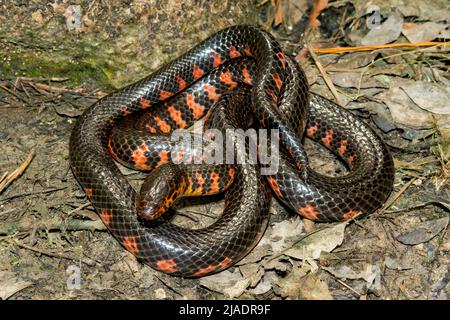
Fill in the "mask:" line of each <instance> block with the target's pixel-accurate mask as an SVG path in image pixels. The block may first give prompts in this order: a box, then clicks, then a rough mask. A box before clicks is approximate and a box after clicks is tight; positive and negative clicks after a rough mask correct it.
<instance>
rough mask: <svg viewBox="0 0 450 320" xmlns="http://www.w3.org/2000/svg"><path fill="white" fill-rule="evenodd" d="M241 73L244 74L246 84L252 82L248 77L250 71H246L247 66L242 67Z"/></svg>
mask: <svg viewBox="0 0 450 320" xmlns="http://www.w3.org/2000/svg"><path fill="white" fill-rule="evenodd" d="M242 75H243V76H244V82H245V83H247V84H250V85H251V84H253V83H252V77H250V72H248V69H247V66H244V67H243V68H242Z"/></svg>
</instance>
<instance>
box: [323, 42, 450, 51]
mask: <svg viewBox="0 0 450 320" xmlns="http://www.w3.org/2000/svg"><path fill="white" fill-rule="evenodd" d="M432 46H444V47H449V46H450V43H448V42H414V43H388V44H383V45H374V46H359V47H335V48H316V49H314V52H315V53H319V54H327V53H347V52H360V51H373V50H377V49H388V48H398V47H432Z"/></svg>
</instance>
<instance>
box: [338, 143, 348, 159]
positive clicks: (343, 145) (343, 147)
mask: <svg viewBox="0 0 450 320" xmlns="http://www.w3.org/2000/svg"><path fill="white" fill-rule="evenodd" d="M347 144H348V141H347V140H342V141H341V145H340V146H339V153H340V154H341V156H343V155H344V154H345V152H347Z"/></svg>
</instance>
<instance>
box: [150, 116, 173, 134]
mask: <svg viewBox="0 0 450 320" xmlns="http://www.w3.org/2000/svg"><path fill="white" fill-rule="evenodd" d="M153 119H154V120H155V121H156V124H157V125H158V127H159V129H160V130H161V132H162V133H169V132H170V129H171V128H170V125H169V124H168V123H167V122H166V121H164V120H162V119H161V118H160V117H158V116H154V117H153Z"/></svg>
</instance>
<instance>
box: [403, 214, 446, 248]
mask: <svg viewBox="0 0 450 320" xmlns="http://www.w3.org/2000/svg"><path fill="white" fill-rule="evenodd" d="M448 222H449V217H445V218H441V219H436V220H430V221H426V222H423V223H422V224H421V225H420V226H418V227H415V228H413V229H410V230H408V231H407V232H405V233H403V234H401V235H399V236H398V237H397V240H398V241H400V242H401V243H403V244H407V245H416V244H419V243H424V242H428V241H430V240H431V239H433V238H434V237H435V236H437V235H438V234H439V233H440V232H441V231H442V230H443V229H444V228H446V227H447V225H448Z"/></svg>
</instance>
